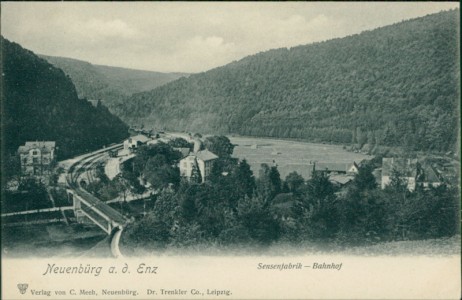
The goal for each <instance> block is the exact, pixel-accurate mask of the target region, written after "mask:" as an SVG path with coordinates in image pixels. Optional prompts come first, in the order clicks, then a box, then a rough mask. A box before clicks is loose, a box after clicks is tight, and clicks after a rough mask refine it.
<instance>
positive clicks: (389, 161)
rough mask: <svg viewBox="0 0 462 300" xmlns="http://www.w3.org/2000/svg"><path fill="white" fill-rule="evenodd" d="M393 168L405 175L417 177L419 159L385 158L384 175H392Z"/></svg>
mask: <svg viewBox="0 0 462 300" xmlns="http://www.w3.org/2000/svg"><path fill="white" fill-rule="evenodd" d="M393 170H396V171H398V172H399V173H400V174H401V175H402V176H403V177H413V178H414V177H416V175H417V159H409V158H394V157H390V158H383V159H382V176H391V174H392V173H393Z"/></svg>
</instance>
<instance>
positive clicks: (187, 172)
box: [179, 140, 218, 183]
mask: <svg viewBox="0 0 462 300" xmlns="http://www.w3.org/2000/svg"><path fill="white" fill-rule="evenodd" d="M201 146H202V143H201V142H200V140H196V141H195V142H194V151H193V152H191V153H189V154H188V155H187V156H186V157H184V158H183V159H182V160H180V163H179V168H180V175H181V176H182V177H184V178H187V179H188V180H190V179H191V176H192V174H193V168H194V166H196V167H197V169H198V170H199V174H200V177H201V180H200V181H201V182H202V183H203V182H205V181H207V178H208V177H209V175H210V172H211V171H212V166H213V162H214V160H215V159H217V158H218V156H217V155H215V154H214V153H212V152H210V151H209V150H200V149H201Z"/></svg>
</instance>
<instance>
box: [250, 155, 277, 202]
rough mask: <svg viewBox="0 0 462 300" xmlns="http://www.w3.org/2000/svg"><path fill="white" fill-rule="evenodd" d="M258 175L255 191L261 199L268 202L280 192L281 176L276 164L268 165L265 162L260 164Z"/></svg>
mask: <svg viewBox="0 0 462 300" xmlns="http://www.w3.org/2000/svg"><path fill="white" fill-rule="evenodd" d="M259 173H260V175H259V177H258V180H257V182H256V184H257V193H258V195H260V196H261V197H262V198H263V199H266V201H267V202H268V204H269V202H270V201H271V200H272V199H273V198H274V196H276V195H277V194H279V193H280V192H281V188H282V185H281V177H280V175H279V171H278V170H277V167H276V166H273V167H271V168H270V167H269V166H268V165H267V164H261V169H260V171H259Z"/></svg>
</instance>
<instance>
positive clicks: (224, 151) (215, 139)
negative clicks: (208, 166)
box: [204, 135, 234, 158]
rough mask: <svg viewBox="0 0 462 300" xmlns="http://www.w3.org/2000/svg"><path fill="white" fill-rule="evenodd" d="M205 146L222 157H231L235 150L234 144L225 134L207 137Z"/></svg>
mask: <svg viewBox="0 0 462 300" xmlns="http://www.w3.org/2000/svg"><path fill="white" fill-rule="evenodd" d="M204 146H205V148H206V149H208V150H209V151H210V152H213V153H215V154H216V155H218V156H219V157H221V158H228V157H231V155H232V154H233V150H234V145H233V144H232V143H231V141H230V140H229V138H228V137H226V136H224V135H221V136H210V137H207V138H206V139H205V141H204Z"/></svg>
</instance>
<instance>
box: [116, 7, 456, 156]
mask: <svg viewBox="0 0 462 300" xmlns="http://www.w3.org/2000/svg"><path fill="white" fill-rule="evenodd" d="M458 28H459V10H453V11H449V12H442V13H438V14H433V15H429V16H425V17H422V18H418V19H414V20H410V21H404V22H401V23H398V24H394V25H391V26H386V27H383V28H379V29H376V30H372V31H366V32H363V33H361V34H357V35H353V36H349V37H346V38H342V39H334V40H330V41H326V42H321V43H315V44H311V45H306V46H298V47H294V48H290V49H286V48H283V49H276V50H270V51H267V52H264V53H259V54H256V55H252V56H248V57H246V58H244V59H242V60H240V61H237V62H233V63H231V64H228V65H226V66H223V67H220V68H216V69H213V70H210V71H208V72H204V73H200V74H195V75H191V76H189V77H188V78H181V79H179V80H176V81H174V82H170V83H168V84H166V85H164V86H161V87H159V88H156V89H154V90H152V91H150V92H144V93H139V94H135V95H134V96H133V97H132V98H131V99H130V100H129V101H126V102H124V103H121V104H120V105H119V107H118V108H117V113H118V115H119V116H120V117H121V118H123V119H124V120H126V121H127V122H128V123H133V124H139V123H140V122H143V123H145V124H150V125H153V126H156V127H164V126H165V128H167V129H170V130H185V131H193V132H194V131H201V132H207V133H213V134H216V133H239V134H245V135H253V136H270V137H282V138H297V139H305V140H310V141H324V142H333V143H353V144H357V145H358V146H359V147H361V146H363V145H365V144H366V143H367V144H369V145H370V146H372V147H373V146H374V145H382V146H385V145H388V146H406V147H407V148H409V149H411V150H446V151H447V150H452V148H453V147H454V145H455V142H456V136H457V134H456V133H457V131H456V130H457V127H458V126H457V124H458V123H457V120H458V115H457V111H458V101H459V91H458V86H459V83H460V79H459V65H460V64H459V50H458V49H459V48H458V45H459V33H458Z"/></svg>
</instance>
